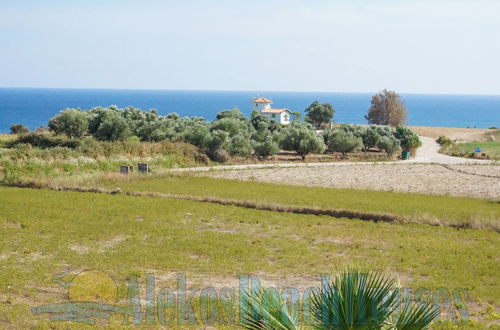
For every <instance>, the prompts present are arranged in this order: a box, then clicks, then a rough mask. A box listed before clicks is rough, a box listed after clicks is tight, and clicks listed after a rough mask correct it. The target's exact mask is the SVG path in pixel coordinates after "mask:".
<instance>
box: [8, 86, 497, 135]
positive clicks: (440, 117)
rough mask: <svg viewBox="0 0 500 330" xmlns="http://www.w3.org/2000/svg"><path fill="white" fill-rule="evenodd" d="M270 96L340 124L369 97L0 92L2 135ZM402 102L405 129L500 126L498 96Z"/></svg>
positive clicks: (363, 108)
mask: <svg viewBox="0 0 500 330" xmlns="http://www.w3.org/2000/svg"><path fill="white" fill-rule="evenodd" d="M259 95H262V96H267V97H271V98H272V99H273V100H274V101H276V102H279V104H280V105H281V106H283V107H286V108H289V109H291V110H293V111H300V112H303V111H304V109H305V108H306V107H307V106H308V105H309V104H310V103H311V102H312V101H314V100H318V101H320V102H324V103H332V104H333V106H334V107H335V109H336V113H335V121H336V122H339V123H351V124H366V121H365V119H364V115H365V114H366V112H367V110H368V107H369V105H370V98H371V94H369V93H328V92H262V93H259V92H256V91H199V90H137V89H136V90H132V89H59V88H0V133H7V132H9V128H10V126H11V125H12V124H14V123H22V124H25V125H26V126H28V127H29V128H30V129H36V128H37V127H39V126H43V125H47V121H48V119H49V118H50V117H52V116H53V115H55V114H56V113H57V112H59V111H60V110H62V109H64V108H67V107H79V108H82V109H88V108H92V107H95V106H109V105H113V104H114V105H117V106H119V107H126V106H129V105H130V106H134V107H138V108H142V109H145V110H147V109H153V108H154V109H157V110H158V111H159V112H160V113H161V114H167V113H170V112H176V113H178V114H179V115H181V116H199V117H205V118H206V119H208V120H212V119H214V117H215V114H216V113H217V112H218V111H220V110H223V109H231V108H235V107H237V108H239V109H240V110H241V111H242V112H243V113H245V114H247V115H249V114H250V112H251V104H250V103H249V100H250V99H252V98H253V97H255V96H259ZM401 95H402V97H403V99H404V100H405V101H406V104H407V107H408V111H409V118H408V125H413V126H443V127H477V128H489V127H492V126H496V127H498V126H500V120H499V118H500V116H499V113H500V95H454V94H401Z"/></svg>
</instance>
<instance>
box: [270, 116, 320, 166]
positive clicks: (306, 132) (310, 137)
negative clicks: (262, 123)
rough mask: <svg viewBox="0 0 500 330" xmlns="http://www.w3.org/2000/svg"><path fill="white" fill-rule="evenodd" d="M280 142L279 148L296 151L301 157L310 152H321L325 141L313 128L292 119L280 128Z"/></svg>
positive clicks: (303, 157)
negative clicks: (288, 123)
mask: <svg viewBox="0 0 500 330" xmlns="http://www.w3.org/2000/svg"><path fill="white" fill-rule="evenodd" d="M280 142H281V143H280V144H281V148H283V149H284V150H292V151H296V152H297V153H298V154H299V155H300V156H301V157H302V159H305V157H306V155H308V154H310V153H321V152H323V151H324V150H325V143H324V141H323V139H322V138H321V136H320V135H319V134H317V133H316V131H315V130H314V128H313V127H312V126H311V125H310V124H307V123H303V122H299V121H294V122H292V123H291V124H290V125H288V126H286V127H285V128H283V129H282V130H281V132H280Z"/></svg>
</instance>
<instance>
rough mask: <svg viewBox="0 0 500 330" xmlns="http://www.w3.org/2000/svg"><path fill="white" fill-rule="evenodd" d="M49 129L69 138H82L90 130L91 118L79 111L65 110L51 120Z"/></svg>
mask: <svg viewBox="0 0 500 330" xmlns="http://www.w3.org/2000/svg"><path fill="white" fill-rule="evenodd" d="M49 128H50V129H51V130H52V131H53V132H55V133H56V134H65V135H66V136H68V137H69V138H74V137H76V138H80V137H82V136H83V135H84V134H85V133H86V132H87V130H88V128H89V116H88V113H87V112H85V111H81V110H79V109H65V110H63V111H61V112H60V113H59V114H57V115H56V116H54V117H53V118H51V119H50V120H49Z"/></svg>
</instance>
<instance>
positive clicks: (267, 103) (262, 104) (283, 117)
mask: <svg viewBox="0 0 500 330" xmlns="http://www.w3.org/2000/svg"><path fill="white" fill-rule="evenodd" d="M252 103H253V104H254V105H255V106H254V110H257V111H260V112H261V113H262V114H263V115H266V116H267V117H269V118H271V119H273V120H274V121H276V122H277V123H279V124H283V125H288V124H290V121H291V119H290V118H291V115H292V112H291V111H290V109H286V108H280V109H278V108H272V107H271V104H273V101H271V100H270V99H266V98H265V97H258V98H256V99H254V100H252Z"/></svg>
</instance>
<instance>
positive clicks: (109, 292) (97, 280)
mask: <svg viewBox="0 0 500 330" xmlns="http://www.w3.org/2000/svg"><path fill="white" fill-rule="evenodd" d="M117 295H118V286H117V285H116V283H115V281H114V280H113V278H111V276H109V275H108V274H106V273H104V272H101V271H98V270H86V271H83V272H81V273H79V274H77V275H76V276H75V278H74V279H73V281H72V282H71V284H70V285H69V288H68V297H69V300H70V301H72V302H94V303H100V304H108V305H114V304H115V303H116V298H117Z"/></svg>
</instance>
